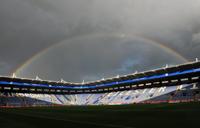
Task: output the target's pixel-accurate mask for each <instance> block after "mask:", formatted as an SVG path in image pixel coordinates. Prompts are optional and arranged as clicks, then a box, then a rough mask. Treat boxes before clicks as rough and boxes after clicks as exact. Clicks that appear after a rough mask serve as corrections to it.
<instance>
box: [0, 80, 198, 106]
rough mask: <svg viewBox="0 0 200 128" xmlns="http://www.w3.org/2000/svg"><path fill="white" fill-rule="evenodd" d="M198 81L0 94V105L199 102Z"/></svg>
mask: <svg viewBox="0 0 200 128" xmlns="http://www.w3.org/2000/svg"><path fill="white" fill-rule="evenodd" d="M199 92H200V91H199V84H198V86H196V87H195V88H194V87H193V85H181V86H170V87H159V88H149V89H138V90H129V91H118V92H110V93H101V94H74V95H53V94H28V93H0V106H16V107H17V106H51V105H116V104H134V103H172V102H173V103H175V102H191V101H199V100H200V94H199Z"/></svg>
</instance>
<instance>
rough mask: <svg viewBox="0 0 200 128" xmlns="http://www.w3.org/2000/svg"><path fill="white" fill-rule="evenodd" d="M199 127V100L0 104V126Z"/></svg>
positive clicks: (8, 127) (5, 127)
mask: <svg viewBox="0 0 200 128" xmlns="http://www.w3.org/2000/svg"><path fill="white" fill-rule="evenodd" d="M44 127H48V128H195V127H196V128H199V127H200V103H179V104H135V105H122V106H63V107H35V108H9V109H5V108H0V128H44Z"/></svg>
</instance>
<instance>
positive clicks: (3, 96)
mask: <svg viewBox="0 0 200 128" xmlns="http://www.w3.org/2000/svg"><path fill="white" fill-rule="evenodd" d="M199 81H200V62H199V61H198V60H196V61H195V62H190V63H186V64H181V65H176V66H170V67H169V66H166V67H164V68H160V69H155V70H150V71H145V72H136V73H133V74H129V75H124V76H117V77H114V78H107V79H103V80H98V81H92V82H86V83H69V82H66V81H64V80H61V81H47V80H41V79H39V78H38V77H37V78H36V79H26V78H17V77H16V76H15V75H13V77H1V78H0V84H1V86H0V91H1V93H0V107H1V108H2V110H1V111H0V113H1V115H4V116H3V117H7V118H10V116H12V118H14V120H16V119H15V118H16V117H15V116H19V117H20V118H21V119H23V120H26V119H24V118H28V122H29V123H30V124H29V123H28V124H27V125H28V126H29V125H30V126H32V125H33V124H31V122H30V120H32V121H35V120H40V119H41V120H40V121H42V120H53V121H55V122H54V123H52V125H58V124H57V122H56V121H58V122H61V124H65V123H66V124H67V125H69V127H78V126H80V125H83V126H84V127H122V128H124V127H144V126H146V125H145V124H144V125H141V124H140V123H141V119H136V120H137V121H138V122H140V123H132V122H128V123H127V122H126V121H125V119H127V120H128V118H131V115H129V114H128V113H129V112H130V113H136V115H138V114H139V112H141V113H140V114H142V113H143V114H148V113H149V112H150V111H153V112H154V113H153V112H152V113H151V114H156V116H155V117H154V116H153V115H152V117H153V118H156V120H158V121H160V120H161V121H160V122H158V124H160V125H161V124H162V123H163V119H162V118H163V114H164V115H165V116H166V117H164V118H169V116H172V115H174V116H175V117H176V116H177V115H178V117H176V118H178V119H176V118H175V119H174V120H175V122H176V121H178V122H179V121H180V120H181V119H182V118H180V119H179V116H180V115H181V112H182V111H189V112H187V114H189V115H190V116H192V119H193V117H194V118H195V119H194V120H196V119H198V117H195V116H193V115H196V116H197V113H198V112H199V109H198V107H199V105H200V104H199V101H200V93H199V91H200V90H199ZM116 105H117V106H116ZM182 107H183V108H182ZM164 109H166V110H164ZM179 109H180V110H179ZM185 109H186V110H185ZM167 111H168V112H171V111H172V112H171V114H169V115H167V113H166V112H167ZM196 111H197V113H196ZM60 112H63V113H66V115H65V116H69V115H71V116H72V115H73V116H74V117H73V116H72V118H73V119H72V120H71V119H67V120H65V119H63V118H64V117H65V116H64V115H62V114H61V115H60ZM93 112H95V113H96V114H97V115H98V116H96V117H93V118H97V120H99V121H94V122H93V119H91V118H90V117H89V115H90V116H91V113H93ZM127 112H128V113H127ZM160 112H163V113H162V114H159V113H160ZM33 113H38V114H37V116H36V115H34V116H32V115H31V114H33ZM103 113H104V114H106V113H110V114H111V115H108V117H110V118H113V117H112V116H113V115H115V114H122V117H123V118H124V116H125V115H127V117H126V118H124V119H123V120H124V121H125V122H124V123H120V124H119V123H116V122H115V121H116V120H119V119H121V116H119V117H118V118H116V119H115V118H113V120H112V119H109V121H106V122H105V123H102V122H101V121H100V120H101V119H102V121H103V122H104V121H105V120H104V116H103V115H101V114H103ZM176 113H178V114H176ZM52 114H53V115H52ZM68 114H69V115H68ZM77 114H78V115H77ZM96 114H95V115H96ZM112 114H113V115H112ZM123 114H124V116H123ZM149 114H150V113H149ZM191 114H192V115H191ZM106 115H107V114H106ZM54 116H55V117H54ZM57 116H58V117H57ZM71 116H69V117H67V118H71ZM79 116H83V117H84V116H85V118H87V119H83V117H82V118H81V120H79ZM146 116H147V115H145V116H144V117H143V118H144V119H145V118H146ZM133 117H135V116H133ZM152 117H151V118H152ZM160 117H162V118H161V119H160V120H159V119H157V118H160ZM105 118H106V117H105ZM135 118H137V117H135ZM4 119H6V118H4ZM169 120H170V119H169ZM174 120H173V121H172V122H171V123H169V124H168V125H169V126H171V125H172V124H173V125H175V124H174V123H175V122H174ZM183 120H187V118H186V119H185V118H184V119H183ZM40 121H39V122H40ZM113 121H114V122H113ZM19 122H20V121H19ZM133 122H134V121H133ZM40 123H41V122H40ZM113 123H114V124H113ZM50 124H51V123H50ZM61 124H60V125H61ZM183 124H184V126H188V125H189V124H188V123H187V122H186V123H181V124H180V126H182V127H184V126H183ZM1 125H2V124H1ZM14 125H19V124H18V123H17V124H15V123H14V124H13V126H14ZM43 125H44V124H43ZM43 125H41V126H40V127H43ZM152 125H156V124H154V123H153V122H150V123H149V126H152ZM168 125H166V127H168ZM193 125H196V124H195V123H193V124H192V126H193ZM3 126H4V127H6V126H7V125H3ZM8 126H9V125H8ZM11 126H12V125H11ZM19 126H20V127H21V125H19ZM33 126H34V125H33ZM36 126H37V125H36ZM156 126H157V125H156ZM156 126H155V127H156ZM190 126H191V124H190ZM37 127H38V126H37ZM163 127H165V126H163Z"/></svg>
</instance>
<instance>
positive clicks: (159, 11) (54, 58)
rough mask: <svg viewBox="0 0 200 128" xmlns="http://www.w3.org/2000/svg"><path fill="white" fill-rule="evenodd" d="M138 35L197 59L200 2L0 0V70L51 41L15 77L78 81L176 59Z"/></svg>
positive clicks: (9, 70)
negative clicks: (38, 76) (37, 76)
mask: <svg viewBox="0 0 200 128" xmlns="http://www.w3.org/2000/svg"><path fill="white" fill-rule="evenodd" d="M97 35H98V36H97ZM127 35H128V36H127ZM138 35H140V36H138ZM131 36H132V37H131ZM144 37H145V38H148V39H153V40H156V41H157V42H159V43H161V44H163V45H166V46H167V47H170V48H171V49H174V51H176V52H177V53H179V54H180V55H181V56H183V57H185V58H186V59H188V60H194V59H195V58H196V57H200V54H199V53H200V45H199V44H200V0H1V1H0V74H1V75H9V74H11V73H12V72H13V71H15V69H16V68H17V67H19V66H20V65H21V64H23V63H24V62H26V61H27V60H28V59H30V58H31V57H32V56H33V55H35V54H36V53H38V52H40V51H42V50H43V49H45V48H47V47H49V46H52V45H54V47H53V46H52V48H50V49H48V50H47V51H46V52H45V53H43V54H42V55H41V56H38V57H35V59H34V60H32V62H31V63H30V64H29V65H26V66H25V67H24V68H23V69H22V70H21V71H20V72H19V73H18V74H19V75H20V76H23V77H26V76H28V77H33V76H35V75H40V76H41V77H42V78H44V79H59V78H61V77H62V78H65V79H66V80H67V81H81V80H82V79H86V80H95V79H99V78H101V77H104V76H105V77H108V76H113V75H115V74H116V75H117V74H126V73H131V72H133V71H135V70H148V69H152V68H154V67H159V66H163V65H164V64H166V63H169V64H176V63H183V60H181V59H179V58H177V57H175V56H173V55H172V54H171V53H170V52H169V51H165V50H164V49H162V48H160V49H159V47H157V46H153V45H152V44H151V43H148V39H145V40H141V38H144ZM122 38H123V39H124V38H125V39H126V40H125V41H124V40H122ZM59 42H61V43H59ZM58 43H59V45H57V46H55V44H58ZM107 45H108V46H107ZM84 47H86V48H84ZM88 49H94V50H88ZM102 53H103V54H102ZM100 54H101V55H103V56H104V57H102V56H100ZM58 55H59V56H58ZM89 55H92V56H89ZM103 62H104V63H103Z"/></svg>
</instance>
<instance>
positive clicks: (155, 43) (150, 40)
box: [12, 33, 188, 74]
mask: <svg viewBox="0 0 200 128" xmlns="http://www.w3.org/2000/svg"><path fill="white" fill-rule="evenodd" d="M88 36H112V37H120V38H129V39H130V38H139V39H141V40H144V41H147V42H148V43H150V44H151V45H153V46H156V47H158V48H160V49H163V50H164V51H166V52H168V53H170V54H172V55H173V56H175V57H176V58H178V59H180V60H181V61H183V62H188V60H187V59H186V58H185V57H184V56H182V55H181V54H180V53H178V52H177V51H175V50H174V49H172V48H170V47H168V46H166V45H164V42H160V41H158V40H157V39H153V38H150V37H146V36H143V35H139V34H115V33H111V34H106V35H105V34H92V35H83V36H79V37H76V38H81V37H88ZM73 39H74V38H72V39H65V40H63V41H61V42H58V43H55V44H53V45H51V46H49V47H47V48H45V49H43V50H41V51H40V52H38V53H36V54H34V55H33V56H32V57H30V59H28V60H27V61H25V62H24V63H22V64H21V65H20V66H18V67H17V68H16V69H15V70H14V71H13V72H12V74H13V73H18V72H19V71H21V70H23V68H24V67H26V66H28V65H29V64H31V63H32V62H33V61H34V60H36V59H37V58H38V57H40V56H42V55H43V54H45V53H46V52H47V51H48V50H50V49H52V48H54V47H56V46H58V45H60V44H63V43H64V42H66V41H67V40H68V41H70V40H73Z"/></svg>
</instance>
